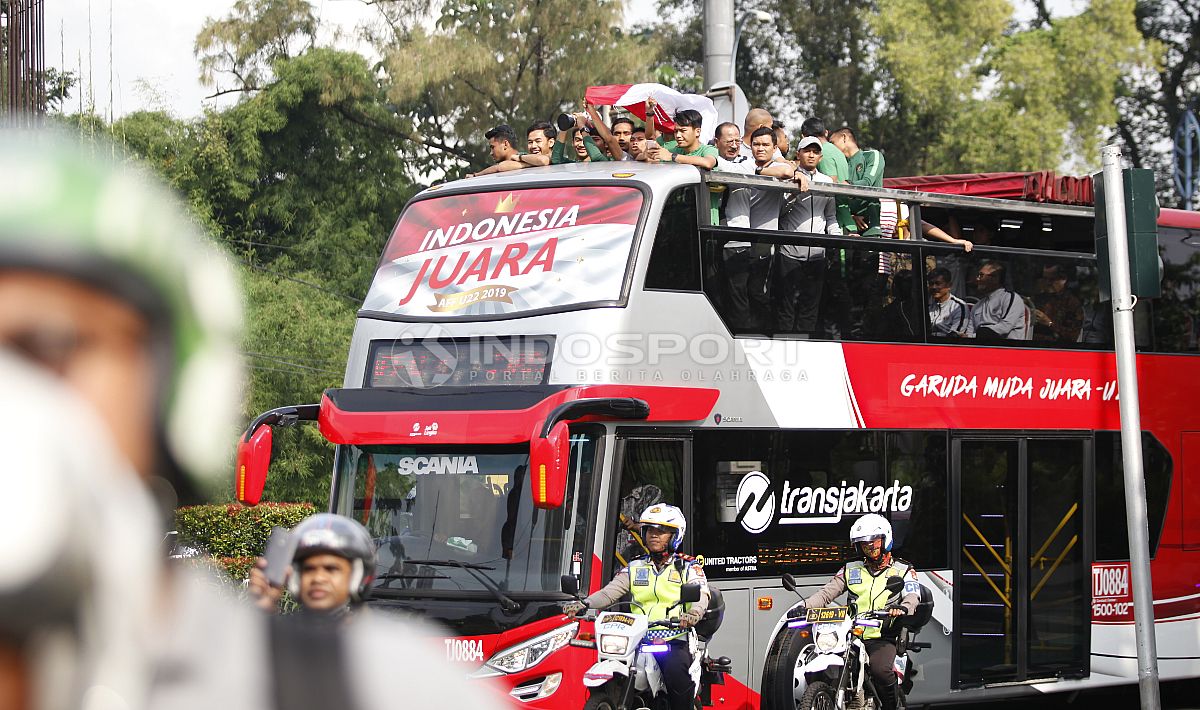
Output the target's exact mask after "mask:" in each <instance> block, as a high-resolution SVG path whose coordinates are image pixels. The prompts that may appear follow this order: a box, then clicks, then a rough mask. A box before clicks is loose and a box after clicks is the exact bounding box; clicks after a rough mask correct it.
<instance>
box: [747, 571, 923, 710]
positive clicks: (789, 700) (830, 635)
mask: <svg viewBox="0 0 1200 710" xmlns="http://www.w3.org/2000/svg"><path fill="white" fill-rule="evenodd" d="M783 586H784V587H785V588H786V589H787V590H788V591H791V592H796V593H797V595H798V594H799V592H797V591H796V580H795V579H794V578H793V577H792V576H791V575H790V574H785V575H784V576H783ZM887 590H888V593H889V595H890V603H889V605H888V607H887V608H885V609H883V610H880V611H868V612H861V613H860V612H858V611H857V609H856V608H855V607H854V605H853V603H851V604H850V605H849V606H835V607H820V608H814V609H807V608H805V606H804V604H803V602H798V603H796V604H795V605H793V606H792V607H791V608H790V609H788V611H787V613H786V614H785V615H784V617H783V618H782V619H780V621H779V623H778V624H777V625H776V630H775V634H774V636H773V639H772V641H771V646H770V649H769V650H768V652H767V663H766V667H765V668H764V672H763V685H762V709H763V710H783V709H784V708H786V709H787V710H792V709H793V708H795V710H827V709H834V708H836V709H837V710H844V709H846V708H868V707H872V708H879V707H880V706H881V703H880V700H879V694H878V692H877V691H876V690H875V686H874V684H873V683H872V682H871V674H870V672H869V670H868V657H867V648H866V644H865V643H864V642H863V639H862V634H863V631H864V630H866V629H868V628H882V627H883V625H884V624H885V623H888V621H889V620H890V619H892V617H891V616H890V615H889V614H888V611H889V610H890V609H891V608H893V607H894V606H895V605H898V604H899V600H900V595H901V593H902V592H903V590H904V582H903V580H901V579H900V578H899V577H892V578H889V579H888V581H887ZM932 613H933V594H932V593H931V592H930V591H929V590H928V589H926V588H925V587H923V586H922V587H921V588H920V592H919V603H918V604H917V611H916V612H915V613H914V614H911V615H905V616H900V617H896V618H895V621H893V622H892V623H895V624H897V625H898V626H899V633H898V638H897V641H896V660H895V662H894V664H893V670H894V671H895V673H896V681H897V682H896V707H897V708H907V707H908V703H907V697H908V693H909V691H911V690H912V686H913V679H914V678H915V677H916V676H917V674H918V668H917V666H916V664H915V663H913V662H912V660H911V659H910V658H909V653H910V652H911V653H919V652H920V651H921V649H923V648H929V646H930V644H928V643H921V642H919V641H917V640H916V635H917V632H918V631H919V630H920V629H921V627H922V626H924V625H925V624H926V623H928V621H929V618H930V616H931V615H932Z"/></svg>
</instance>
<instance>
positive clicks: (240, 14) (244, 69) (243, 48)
mask: <svg viewBox="0 0 1200 710" xmlns="http://www.w3.org/2000/svg"><path fill="white" fill-rule="evenodd" d="M316 32H317V18H316V16H314V15H313V11H312V5H311V4H309V2H308V0H238V1H237V2H236V3H234V5H233V10H232V11H231V12H230V13H229V14H228V15H227V16H225V17H224V18H222V19H219V20H217V19H212V18H210V19H209V20H208V21H207V22H205V23H204V26H203V27H202V28H201V29H200V34H198V35H197V36H196V45H195V50H196V57H197V58H198V59H199V60H200V79H201V81H203V82H204V83H205V84H208V85H209V86H216V84H217V77H218V76H219V75H222V74H227V75H229V76H231V77H232V78H233V79H234V81H235V82H236V85H235V86H234V87H233V88H232V89H229V90H228V91H254V90H257V89H260V88H262V87H263V86H264V85H265V84H266V83H267V82H268V80H269V77H270V69H271V65H272V64H273V63H275V62H276V61H279V60H281V59H288V58H290V57H292V56H295V55H296V54H298V53H299V52H300V51H302V49H303V48H307V47H311V46H312V45H313V42H314V40H315V38H316ZM218 93H225V92H218Z"/></svg>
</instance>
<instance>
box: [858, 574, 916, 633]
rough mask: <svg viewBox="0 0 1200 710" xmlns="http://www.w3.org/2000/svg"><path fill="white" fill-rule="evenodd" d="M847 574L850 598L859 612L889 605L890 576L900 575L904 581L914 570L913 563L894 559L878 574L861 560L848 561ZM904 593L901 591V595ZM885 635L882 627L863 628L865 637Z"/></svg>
mask: <svg viewBox="0 0 1200 710" xmlns="http://www.w3.org/2000/svg"><path fill="white" fill-rule="evenodd" d="M844 572H845V574H846V589H847V590H848V591H849V592H850V599H851V600H853V601H854V603H855V605H856V606H857V607H858V613H860V614H861V613H863V612H865V611H878V610H880V609H883V608H884V607H886V606H887V603H888V599H889V598H890V595H889V594H888V591H887V580H888V577H899V578H900V579H901V580H902V581H903V580H904V578H905V577H906V576H907V575H909V574H910V573H911V572H912V565H910V564H908V563H907V562H904V561H903V560H896V559H893V560H892V564H890V565H889V566H887V567H886V568H884V569H883V570H881V571H880V572H879V573H878V574H871V572H870V571H869V570H868V569H867V565H866V563H864V562H862V561H861V560H856V561H854V562H847V563H846V567H845V569H844ZM903 594H904V593H903V592H901V595H903ZM882 635H883V629H882V627H874V626H868V627H866V628H864V629H863V638H865V639H875V638H879V637H880V636H882Z"/></svg>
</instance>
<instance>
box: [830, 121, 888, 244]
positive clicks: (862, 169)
mask: <svg viewBox="0 0 1200 710" xmlns="http://www.w3.org/2000/svg"><path fill="white" fill-rule="evenodd" d="M829 142H830V143H833V144H834V145H835V146H837V148H838V150H840V151H841V152H842V154H843V155H845V156H846V165H847V167H849V169H850V181H849V182H850V184H851V185H865V186H867V187H883V153H880V152H879V151H877V150H863V149H862V148H859V147H858V139H857V138H856V137H855V135H854V131H853V130H851V129H850V127H849V126H843V127H841V128H839V129H837V130H836V131H834V132H833V134H832V135H831V136H829ZM850 213H851V215H852V216H853V217H854V222H855V225H856V226H857V227H858V232H859V233H860V234H861V235H862V236H864V237H879V236H882V234H883V233H882V232H881V231H880V229H879V200H865V199H851V200H850Z"/></svg>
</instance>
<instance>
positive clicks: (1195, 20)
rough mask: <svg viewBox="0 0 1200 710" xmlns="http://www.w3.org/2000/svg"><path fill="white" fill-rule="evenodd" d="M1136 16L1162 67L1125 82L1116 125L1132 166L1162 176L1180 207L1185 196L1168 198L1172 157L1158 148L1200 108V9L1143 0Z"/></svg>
mask: <svg viewBox="0 0 1200 710" xmlns="http://www.w3.org/2000/svg"><path fill="white" fill-rule="evenodd" d="M1136 15H1137V26H1138V30H1139V31H1140V32H1141V35H1142V37H1143V38H1144V39H1145V41H1146V42H1147V43H1149V44H1151V46H1153V47H1156V48H1157V50H1158V52H1157V56H1158V57H1159V63H1158V65H1157V66H1156V67H1152V68H1151V69H1150V70H1146V71H1141V72H1138V73H1135V74H1132V75H1130V76H1129V77H1127V78H1126V80H1125V82H1124V85H1123V87H1122V88H1123V91H1122V95H1121V97H1120V99H1119V102H1118V108H1119V111H1120V119H1119V121H1118V123H1117V127H1118V130H1119V132H1120V137H1121V141H1122V142H1123V143H1124V146H1125V148H1126V149H1127V151H1128V155H1129V157H1130V159H1131V162H1132V163H1133V165H1135V166H1137V167H1145V168H1152V169H1153V170H1154V172H1155V174H1156V175H1157V176H1158V179H1159V186H1160V193H1159V194H1160V195H1161V196H1162V197H1163V198H1166V199H1164V200H1163V201H1164V204H1179V203H1181V202H1182V196H1179V195H1175V196H1174V197H1173V198H1170V197H1168V195H1170V194H1171V193H1172V192H1173V185H1172V181H1171V154H1170V152H1164V151H1162V150H1160V149H1159V146H1163V145H1169V143H1168V141H1170V140H1172V138H1173V137H1174V134H1175V130H1176V129H1177V128H1178V127H1179V124H1180V122H1181V120H1182V119H1183V116H1184V114H1185V112H1186V111H1187V110H1188V109H1189V108H1191V109H1193V110H1197V109H1200V7H1198V6H1197V5H1196V3H1194V2H1186V0H1143V1H1142V2H1138V3H1137V9H1136ZM1176 200H1178V202H1176Z"/></svg>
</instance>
